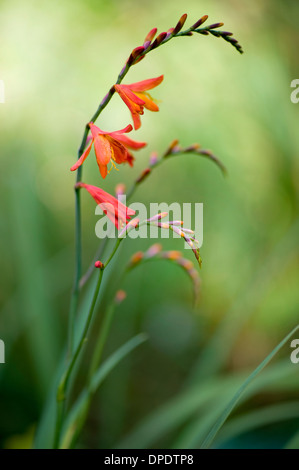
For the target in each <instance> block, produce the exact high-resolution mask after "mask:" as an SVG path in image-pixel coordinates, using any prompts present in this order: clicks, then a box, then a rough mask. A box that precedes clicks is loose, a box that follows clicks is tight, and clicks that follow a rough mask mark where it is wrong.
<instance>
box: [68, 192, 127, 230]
mask: <svg viewBox="0 0 299 470" xmlns="http://www.w3.org/2000/svg"><path fill="white" fill-rule="evenodd" d="M76 188H85V189H86V190H87V191H88V192H89V194H90V195H91V196H92V197H93V199H94V200H95V202H96V203H97V204H99V205H100V207H101V209H102V210H103V211H104V213H105V214H106V215H107V217H108V218H109V219H110V220H111V222H113V223H114V225H115V227H116V228H117V230H118V229H119V228H120V227H122V226H123V225H126V224H127V223H128V221H129V220H130V218H131V217H132V216H133V215H135V211H134V210H133V209H129V208H128V207H127V206H125V205H124V204H122V203H121V202H120V201H119V200H118V199H116V198H115V197H113V196H111V194H109V193H106V192H105V191H103V189H101V188H98V187H97V186H92V185H90V184H85V183H77V184H76Z"/></svg>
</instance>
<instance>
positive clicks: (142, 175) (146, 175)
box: [136, 168, 152, 184]
mask: <svg viewBox="0 0 299 470" xmlns="http://www.w3.org/2000/svg"><path fill="white" fill-rule="evenodd" d="M151 171H152V170H151V169H150V168H146V169H145V170H143V172H142V173H141V175H140V176H139V178H137V180H136V183H137V184H139V183H141V182H142V181H144V180H145V179H146V178H147V177H148V175H149V174H150V172H151Z"/></svg>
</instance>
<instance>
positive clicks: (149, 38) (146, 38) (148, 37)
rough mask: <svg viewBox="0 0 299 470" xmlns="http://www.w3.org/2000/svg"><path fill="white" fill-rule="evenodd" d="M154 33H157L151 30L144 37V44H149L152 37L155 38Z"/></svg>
mask: <svg viewBox="0 0 299 470" xmlns="http://www.w3.org/2000/svg"><path fill="white" fill-rule="evenodd" d="M156 33H157V28H153V29H151V30H150V32H149V33H148V34H147V36H146V37H145V39H144V43H146V42H151V41H152V40H153V39H154V37H155V36H156Z"/></svg>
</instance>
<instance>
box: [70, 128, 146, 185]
mask: <svg viewBox="0 0 299 470" xmlns="http://www.w3.org/2000/svg"><path fill="white" fill-rule="evenodd" d="M89 127H90V130H91V140H90V143H89V144H88V146H87V147H86V149H85V150H84V152H83V154H82V155H81V157H80V158H79V159H78V160H77V162H76V163H75V165H73V166H72V168H71V171H74V170H77V168H78V167H79V166H80V165H82V163H83V162H84V160H85V159H86V158H87V157H88V155H89V153H90V150H91V147H92V144H93V145H94V150H95V155H96V159H97V163H98V166H99V169H100V173H101V175H102V177H103V178H106V176H107V173H108V169H107V165H108V163H109V162H110V161H111V163H112V167H113V166H114V167H115V163H117V164H120V163H129V165H130V166H132V165H133V160H134V157H133V155H132V154H131V153H130V152H129V150H128V149H134V150H138V149H140V148H142V147H144V146H145V145H146V143H145V142H136V141H135V140H132V139H130V138H129V137H128V136H126V135H124V134H127V133H128V132H131V131H132V129H133V127H132V126H131V125H129V126H127V127H125V128H124V129H121V130H119V131H115V132H105V131H102V130H101V129H100V128H99V127H97V126H95V125H94V124H93V123H92V122H90V123H89ZM112 167H111V168H112ZM109 171H110V170H109Z"/></svg>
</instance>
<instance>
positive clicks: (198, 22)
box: [191, 15, 209, 29]
mask: <svg viewBox="0 0 299 470" xmlns="http://www.w3.org/2000/svg"><path fill="white" fill-rule="evenodd" d="M208 18H209V17H208V15H204V16H202V17H201V18H200V19H199V20H198V21H196V23H194V25H193V26H192V27H191V29H196V28H198V26H200V25H202V24H203V23H204V22H205V21H207V19H208Z"/></svg>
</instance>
